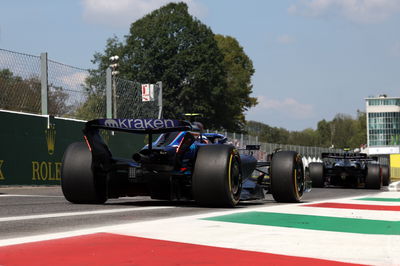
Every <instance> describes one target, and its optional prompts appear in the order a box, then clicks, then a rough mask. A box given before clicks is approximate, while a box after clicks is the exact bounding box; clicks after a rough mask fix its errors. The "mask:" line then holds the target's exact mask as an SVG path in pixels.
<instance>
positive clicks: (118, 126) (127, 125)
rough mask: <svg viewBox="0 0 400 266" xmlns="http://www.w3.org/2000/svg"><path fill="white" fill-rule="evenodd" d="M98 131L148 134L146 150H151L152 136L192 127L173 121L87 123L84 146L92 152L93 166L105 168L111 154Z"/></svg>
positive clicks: (108, 120) (98, 121) (136, 119)
mask: <svg viewBox="0 0 400 266" xmlns="http://www.w3.org/2000/svg"><path fill="white" fill-rule="evenodd" d="M99 129H105V130H112V131H122V132H128V133H135V134H148V136H149V138H148V141H149V142H148V148H149V150H151V149H152V143H153V139H152V135H153V134H161V133H166V132H174V131H186V130H191V129H192V125H191V124H190V123H189V122H187V121H183V120H174V119H142V118H121V119H95V120H91V121H88V122H87V123H86V125H85V128H84V129H83V134H84V138H85V141H86V144H87V145H88V148H89V150H90V151H91V152H92V155H93V158H94V162H95V164H96V165H102V166H104V168H107V167H108V166H109V164H110V161H111V157H112V154H111V151H110V150H109V148H108V146H107V144H106V143H105V142H104V141H103V139H102V137H101V136H100V134H99Z"/></svg>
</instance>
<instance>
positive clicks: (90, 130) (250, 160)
mask: <svg viewBox="0 0 400 266" xmlns="http://www.w3.org/2000/svg"><path fill="white" fill-rule="evenodd" d="M198 125H199V124H198V123H196V122H194V123H191V122H188V121H184V120H173V119H97V120H92V121H89V122H87V123H86V126H85V128H84V129H83V133H84V138H85V141H86V143H84V142H76V143H72V144H71V145H70V146H69V147H68V148H67V150H66V151H65V153H64V157H63V162H62V169H61V186H62V191H63V193H64V196H65V198H66V199H67V200H68V201H70V202H72V203H78V204H79V203H98V204H100V203H104V202H105V201H106V200H107V199H109V198H118V197H125V196H144V195H145V196H150V197H151V198H153V199H162V200H171V201H173V200H194V201H195V202H196V203H197V204H199V205H203V206H212V207H234V206H235V205H237V204H238V202H239V201H240V200H254V199H262V198H264V195H265V194H266V193H272V195H273V197H274V199H275V200H276V201H278V202H299V201H300V200H301V197H302V195H303V192H305V191H306V190H307V189H308V188H309V182H307V180H306V179H305V176H304V168H303V163H302V159H301V156H300V155H299V154H297V153H296V152H293V151H279V152H276V153H274V154H273V156H272V160H271V161H265V162H258V161H257V160H256V159H255V157H254V156H253V155H252V152H251V151H248V152H247V153H244V154H240V153H239V152H238V150H237V149H236V148H235V147H234V146H232V145H230V144H229V142H228V140H227V138H226V137H225V136H224V135H221V134H216V133H203V132H202V130H201V128H200V127H199V126H198ZM100 129H103V130H112V131H124V132H130V133H136V134H148V144H147V145H146V146H145V147H143V148H142V149H141V150H139V151H137V152H134V153H133V155H132V158H127V159H121V158H115V157H113V155H112V153H111V151H110V150H109V148H108V146H107V145H106V144H105V142H104V141H103V139H102V138H101V135H100V134H99V130H100ZM154 135H159V136H158V138H157V139H156V140H155V141H153V137H154ZM248 148H249V149H252V148H257V147H256V146H255V147H248ZM255 171H257V172H258V173H259V175H258V176H257V177H254V175H253V173H254V172H255Z"/></svg>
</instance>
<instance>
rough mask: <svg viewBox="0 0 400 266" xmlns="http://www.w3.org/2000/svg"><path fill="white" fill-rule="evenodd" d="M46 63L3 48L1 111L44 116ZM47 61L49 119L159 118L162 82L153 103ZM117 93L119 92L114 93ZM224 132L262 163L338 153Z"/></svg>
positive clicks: (115, 80) (122, 84)
mask: <svg viewBox="0 0 400 266" xmlns="http://www.w3.org/2000/svg"><path fill="white" fill-rule="evenodd" d="M42 60H43V58H42V57H41V56H34V55H29V54H23V53H18V52H13V51H9V50H4V49H0V109H4V110H12V111H20V112H28V113H35V114H40V113H41V105H42V102H41V84H42V83H43V78H44V77H43V75H42V73H43V64H42ZM45 60H47V61H46V62H47V64H46V65H47V68H46V69H45V71H46V72H45V73H47V75H46V76H47V79H45V84H46V82H47V95H48V97H47V98H48V106H47V112H48V114H50V115H54V116H58V117H69V118H75V119H81V120H91V119H96V118H104V117H107V116H112V117H119V118H129V117H135V118H157V117H159V116H160V113H161V110H160V109H161V108H162V88H161V84H159V83H157V84H154V95H153V99H152V101H142V88H141V85H142V84H140V83H138V82H134V81H130V80H124V79H122V78H119V77H118V76H111V72H110V76H107V75H106V74H105V73H104V74H102V75H99V74H98V73H96V72H94V71H89V70H86V69H82V68H77V67H74V66H69V65H65V64H62V63H59V62H55V61H52V60H48V59H47V55H46V59H45ZM107 79H109V80H108V81H107ZM108 90H109V92H110V95H112V99H111V106H112V110H109V111H108V112H107V99H106V94H107V91H108ZM114 91H115V92H116V94H114V95H113V93H112V92H114ZM160 100H161V101H160ZM113 103H115V105H114V104H113ZM107 114H108V115H107ZM110 114H111V115H110ZM220 133H222V134H225V135H227V137H228V138H229V139H230V140H231V141H232V143H233V144H234V145H235V146H236V147H237V148H239V149H245V147H246V145H253V144H258V145H260V150H259V151H254V155H255V156H256V157H257V158H258V159H260V160H264V159H265V156H267V155H268V154H270V153H272V152H273V151H274V150H276V149H279V148H280V149H283V150H294V151H297V152H299V153H301V154H303V155H304V156H308V157H310V158H318V157H319V156H320V155H321V153H322V152H329V151H330V152H336V151H339V150H332V149H327V148H320V147H306V146H297V145H282V144H273V143H262V142H259V141H258V137H256V136H250V135H243V134H237V133H228V132H220Z"/></svg>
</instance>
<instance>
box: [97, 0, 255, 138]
mask: <svg viewBox="0 0 400 266" xmlns="http://www.w3.org/2000/svg"><path fill="white" fill-rule="evenodd" d="M235 45H236V47H235V49H236V51H235V53H236V54H238V55H239V56H241V60H243V64H242V65H243V66H244V67H243V68H242V71H239V70H238V71H237V73H242V76H241V77H238V78H237V79H236V81H235V82H233V83H231V85H234V86H233V87H232V89H229V90H228V89H227V83H228V81H229V79H228V78H227V73H226V72H227V67H226V64H225V66H224V62H225V61H224V54H223V52H221V49H220V48H219V47H218V45H217V41H216V40H215V38H214V34H213V32H212V31H211V29H210V28H209V27H207V26H206V25H204V24H202V23H201V22H200V21H199V20H197V19H196V18H194V17H192V16H191V15H190V14H189V13H188V7H187V5H186V4H185V3H170V4H168V5H166V6H164V7H161V8H160V9H157V10H155V11H153V12H151V13H150V14H148V15H146V16H144V17H143V18H142V19H139V20H137V21H136V22H134V23H132V25H131V27H130V32H129V34H128V35H127V36H126V42H125V43H121V42H120V41H119V40H118V39H117V38H115V37H114V38H112V39H109V40H108V42H107V46H106V49H105V51H104V54H100V53H96V54H95V56H94V60H93V62H94V63H97V64H98V65H99V68H98V70H97V71H96V72H93V73H94V74H99V73H104V72H105V69H106V68H107V66H108V65H109V57H111V56H113V55H118V56H119V58H120V60H119V71H120V74H119V76H120V77H121V78H124V79H127V80H135V81H138V82H140V83H156V82H157V81H162V82H163V112H164V117H167V118H182V115H183V114H184V113H187V112H190V113H193V112H195V113H202V114H203V115H204V122H205V124H206V126H207V127H208V128H214V129H219V128H225V129H226V130H235V129H238V126H240V125H241V124H242V123H243V121H244V116H243V111H245V110H247V108H249V107H251V106H253V105H254V104H255V99H254V98H250V97H249V96H248V94H249V93H251V85H250V83H249V81H250V79H249V75H250V76H251V75H252V73H253V72H254V70H253V67H252V64H251V61H250V60H249V59H248V58H246V57H245V55H244V53H243V50H242V49H241V47H240V46H239V45H238V44H237V43H236V44H235ZM241 52H242V53H241ZM240 53H241V54H240ZM238 58H239V57H238ZM238 65H239V64H238ZM229 70H230V69H228V71H229ZM232 75H235V73H234V72H232V73H231V74H230V76H232ZM239 87H241V88H242V91H240V90H239ZM246 93H247V94H246ZM228 94H229V95H228ZM227 96H229V97H227ZM238 97H241V98H242V99H235V98H238ZM237 103H238V105H236V104H237ZM235 107H236V108H237V109H235ZM126 108H129V107H126Z"/></svg>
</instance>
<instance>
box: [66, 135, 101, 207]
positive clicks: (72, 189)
mask: <svg viewBox="0 0 400 266" xmlns="http://www.w3.org/2000/svg"><path fill="white" fill-rule="evenodd" d="M61 188H62V192H63V194H64V196H65V198H66V199H67V200H68V201H70V202H72V203H89V204H101V203H104V202H105V201H106V200H107V193H106V192H107V189H106V178H105V175H95V173H94V171H93V169H92V153H91V152H90V151H89V148H88V146H87V145H86V144H85V143H83V142H75V143H72V144H70V145H69V146H68V148H67V150H66V151H65V153H64V157H63V160H62V166H61Z"/></svg>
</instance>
